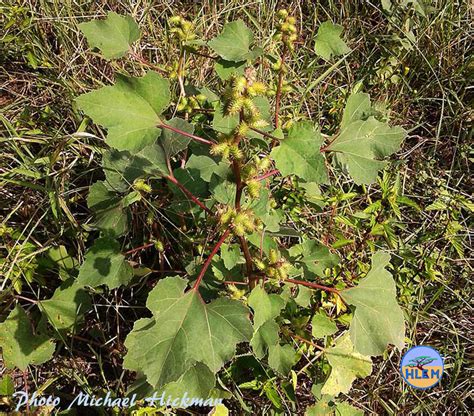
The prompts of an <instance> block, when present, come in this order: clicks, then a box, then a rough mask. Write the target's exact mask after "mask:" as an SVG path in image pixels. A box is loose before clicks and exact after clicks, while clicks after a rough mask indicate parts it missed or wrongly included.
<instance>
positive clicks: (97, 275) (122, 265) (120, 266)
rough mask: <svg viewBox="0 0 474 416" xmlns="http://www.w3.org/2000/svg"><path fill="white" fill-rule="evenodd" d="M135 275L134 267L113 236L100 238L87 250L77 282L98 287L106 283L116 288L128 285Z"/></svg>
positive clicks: (110, 287)
mask: <svg viewBox="0 0 474 416" xmlns="http://www.w3.org/2000/svg"><path fill="white" fill-rule="evenodd" d="M132 277H133V269H132V268H131V266H130V265H129V264H128V262H127V261H126V260H125V257H124V256H123V255H122V253H121V252H120V244H119V243H118V242H117V241H115V240H113V239H112V238H108V237H105V238H98V239H97V240H95V241H94V244H93V245H92V247H91V248H90V249H89V250H88V251H87V253H86V257H85V261H84V263H83V264H82V266H81V268H80V269H79V276H78V278H77V284H78V285H81V286H91V287H97V286H100V285H106V286H107V287H108V288H109V289H115V288H117V287H119V286H121V285H127V284H128V283H129V282H130V280H131V279H132Z"/></svg>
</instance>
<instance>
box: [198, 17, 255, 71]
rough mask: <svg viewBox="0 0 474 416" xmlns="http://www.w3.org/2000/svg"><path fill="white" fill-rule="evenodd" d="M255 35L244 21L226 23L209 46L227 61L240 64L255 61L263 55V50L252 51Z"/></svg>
mask: <svg viewBox="0 0 474 416" xmlns="http://www.w3.org/2000/svg"><path fill="white" fill-rule="evenodd" d="M252 42H253V33H252V31H251V30H250V29H249V28H248V27H247V26H246V25H245V23H244V22H243V21H242V20H240V19H239V20H236V21H235V22H230V23H226V24H225V25H224V29H223V30H222V32H221V33H220V34H219V35H218V36H216V37H215V38H214V39H211V40H210V41H209V42H208V43H207V44H208V46H209V47H210V48H211V49H213V50H214V52H216V53H217V54H218V55H219V56H220V57H221V58H223V59H225V60H226V61H232V62H240V61H245V60H247V59H255V58H256V57H258V56H259V55H260V54H261V49H260V48H256V50H255V51H250V45H251V44H252Z"/></svg>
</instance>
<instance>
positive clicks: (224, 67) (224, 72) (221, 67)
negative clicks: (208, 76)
mask: <svg viewBox="0 0 474 416" xmlns="http://www.w3.org/2000/svg"><path fill="white" fill-rule="evenodd" d="M214 69H215V70H216V73H217V75H218V76H219V78H220V79H221V80H222V81H227V80H228V79H229V78H230V77H231V76H232V75H236V76H239V75H244V72H245V61H241V62H232V61H226V60H225V59H218V60H216V63H215V64H214Z"/></svg>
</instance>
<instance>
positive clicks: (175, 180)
mask: <svg viewBox="0 0 474 416" xmlns="http://www.w3.org/2000/svg"><path fill="white" fill-rule="evenodd" d="M165 178H166V179H168V180H169V181H170V182H172V183H174V184H175V185H176V186H177V187H178V188H179V189H181V191H182V192H183V193H184V194H185V195H186V196H187V197H188V198H189V199H190V200H191V201H193V202H194V203H195V204H196V205H199V206H200V207H201V208H202V209H203V210H204V211H206V212H207V213H208V214H209V215H214V213H213V212H212V210H210V209H209V208H208V207H206V206H205V205H204V203H202V202H201V201H200V200H199V199H198V197H197V196H195V195H193V194H192V192H191V191H190V190H189V189H186V187H185V186H184V185H183V184H182V183H180V182H179V181H178V180H177V179H176V178H175V177H174V176H171V175H168V176H165Z"/></svg>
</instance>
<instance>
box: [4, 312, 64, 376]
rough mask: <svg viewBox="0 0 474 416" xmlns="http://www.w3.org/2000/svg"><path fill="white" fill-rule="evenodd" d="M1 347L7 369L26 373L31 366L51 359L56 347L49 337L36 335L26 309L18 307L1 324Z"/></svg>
mask: <svg viewBox="0 0 474 416" xmlns="http://www.w3.org/2000/svg"><path fill="white" fill-rule="evenodd" d="M0 346H1V347H2V356H3V360H4V364H5V366H6V367H7V368H14V367H17V368H19V369H20V370H21V371H25V370H26V368H27V367H28V366H29V365H30V364H36V365H37V364H43V363H44V362H46V361H48V360H50V359H51V357H52V356H53V353H54V349H55V345H54V343H53V341H52V340H51V339H50V338H49V337H48V336H47V335H41V334H34V333H33V332H32V330H31V323H30V320H29V319H28V316H27V314H26V312H25V311H24V309H23V308H22V307H21V306H20V305H17V306H16V307H15V309H13V310H12V311H11V313H10V315H8V318H7V319H6V320H5V321H4V322H2V323H1V324H0Z"/></svg>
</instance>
